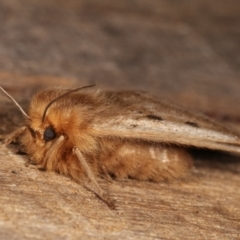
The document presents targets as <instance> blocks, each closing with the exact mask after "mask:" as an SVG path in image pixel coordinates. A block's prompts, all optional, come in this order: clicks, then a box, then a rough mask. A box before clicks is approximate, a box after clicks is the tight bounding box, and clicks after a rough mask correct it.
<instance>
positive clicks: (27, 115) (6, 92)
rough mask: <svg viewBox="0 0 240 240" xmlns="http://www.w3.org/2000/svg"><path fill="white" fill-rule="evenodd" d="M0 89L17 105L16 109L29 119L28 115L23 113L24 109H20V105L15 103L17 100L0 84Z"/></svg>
mask: <svg viewBox="0 0 240 240" xmlns="http://www.w3.org/2000/svg"><path fill="white" fill-rule="evenodd" d="M0 89H1V91H2V92H3V93H4V94H5V95H6V96H7V97H8V98H9V99H10V100H11V101H12V102H13V103H14V104H15V105H16V106H17V107H18V109H19V110H20V111H21V112H22V114H23V115H24V116H25V117H26V118H27V119H30V117H29V116H28V115H27V114H26V113H25V111H24V110H23V109H22V107H21V106H20V105H19V104H18V103H17V101H16V100H15V99H14V98H13V97H12V96H11V95H9V94H8V93H7V92H6V91H5V90H4V89H3V88H2V87H1V86H0Z"/></svg>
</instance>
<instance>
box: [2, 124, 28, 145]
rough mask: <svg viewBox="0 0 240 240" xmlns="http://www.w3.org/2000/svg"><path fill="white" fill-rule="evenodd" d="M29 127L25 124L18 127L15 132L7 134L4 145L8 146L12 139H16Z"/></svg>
mask: <svg viewBox="0 0 240 240" xmlns="http://www.w3.org/2000/svg"><path fill="white" fill-rule="evenodd" d="M26 129H27V127H26V126H23V127H20V128H18V129H16V130H15V131H14V132H12V133H10V134H8V135H7V137H6V138H5V139H4V141H3V144H2V145H4V146H8V145H9V144H10V143H11V142H12V141H14V140H15V139H16V138H17V137H18V136H19V135H21V134H22V133H24V132H25V131H26Z"/></svg>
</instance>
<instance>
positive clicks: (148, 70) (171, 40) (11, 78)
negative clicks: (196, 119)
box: [0, 0, 240, 120]
mask: <svg viewBox="0 0 240 240" xmlns="http://www.w3.org/2000/svg"><path fill="white" fill-rule="evenodd" d="M0 22H1V24H0V84H1V85H2V86H3V87H5V88H6V89H7V90H8V91H10V93H11V94H13V95H14V96H16V97H18V96H19V97H20V98H21V97H23V98H24V97H28V95H30V93H31V92H32V91H35V89H36V88H38V87H39V86H43V85H44V86H45V85H69V86H82V85H84V84H89V83H96V84H97V85H98V86H106V87H111V88H118V89H119V88H121V89H141V90H146V91H149V92H151V93H152V94H155V95H157V96H161V97H163V98H167V99H170V100H171V101H175V102H178V103H179V104H181V105H184V106H186V107H187V108H189V109H192V110H195V109H197V110H200V111H203V112H205V113H207V114H208V115H213V116H218V117H221V118H224V119H225V118H227V119H233V120H239V119H240V108H239V107H238V105H237V104H236V103H239V102H240V67H239V66H240V2H239V1H238V0H229V1H224V0H218V1H213V0H191V1H190V0H182V1H176V0H122V1H116V0H111V1H110V0H101V1H97V0H69V1H63V0H41V1H39V0H1V1H0ZM220 113H221V114H220ZM219 115H221V116H219Z"/></svg>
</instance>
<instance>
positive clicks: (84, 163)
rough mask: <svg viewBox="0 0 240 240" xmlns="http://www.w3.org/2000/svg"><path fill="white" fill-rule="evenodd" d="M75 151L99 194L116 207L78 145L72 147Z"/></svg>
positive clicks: (110, 205)
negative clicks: (100, 184)
mask: <svg viewBox="0 0 240 240" xmlns="http://www.w3.org/2000/svg"><path fill="white" fill-rule="evenodd" d="M72 151H73V153H74V154H75V155H76V156H77V158H78V160H79V161H80V163H81V165H82V166H83V168H84V170H85V172H86V175H87V177H88V178H89V180H91V181H92V183H93V184H94V185H95V186H96V188H97V190H98V192H97V195H98V196H99V197H100V198H101V199H102V200H103V201H104V202H106V203H107V205H108V206H109V207H110V208H111V209H114V208H115V206H114V203H113V201H112V200H111V199H110V198H109V197H108V195H107V194H106V193H105V192H104V191H103V190H102V189H101V187H100V186H99V184H98V183H97V181H96V178H95V177H94V174H93V172H92V170H91V169H90V167H89V165H88V163H87V161H86V159H85V158H84V156H83V154H82V153H81V151H80V150H79V149H78V148H77V147H73V149H72Z"/></svg>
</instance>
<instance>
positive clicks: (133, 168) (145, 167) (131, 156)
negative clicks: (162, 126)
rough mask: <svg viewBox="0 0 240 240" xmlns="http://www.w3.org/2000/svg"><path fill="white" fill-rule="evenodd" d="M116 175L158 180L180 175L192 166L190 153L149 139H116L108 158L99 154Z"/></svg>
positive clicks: (111, 172) (107, 167) (110, 171)
mask: <svg viewBox="0 0 240 240" xmlns="http://www.w3.org/2000/svg"><path fill="white" fill-rule="evenodd" d="M101 164H103V165H104V167H105V168H106V170H107V171H108V173H109V174H110V175H114V176H115V177H116V178H128V177H130V178H134V179H138V180H151V181H156V182H158V181H162V180H171V179H173V178H178V177H183V176H184V175H185V174H186V172H187V171H189V169H190V168H191V167H192V158H191V156H190V154H189V153H188V152H187V151H186V150H184V149H182V148H180V147H174V146H166V145H161V144H150V143H143V142H142V143H131V142H125V143H120V144H119V145H117V146H116V147H115V151H114V152H112V154H111V156H109V157H108V158H102V159H101Z"/></svg>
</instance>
